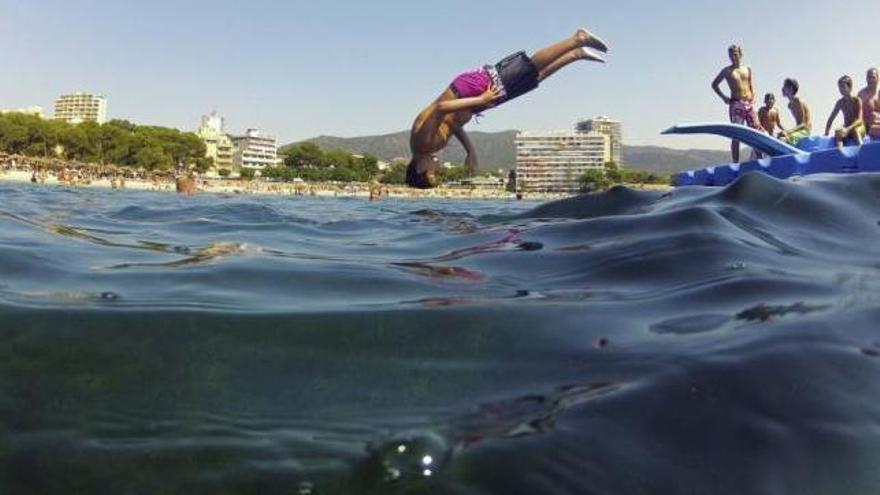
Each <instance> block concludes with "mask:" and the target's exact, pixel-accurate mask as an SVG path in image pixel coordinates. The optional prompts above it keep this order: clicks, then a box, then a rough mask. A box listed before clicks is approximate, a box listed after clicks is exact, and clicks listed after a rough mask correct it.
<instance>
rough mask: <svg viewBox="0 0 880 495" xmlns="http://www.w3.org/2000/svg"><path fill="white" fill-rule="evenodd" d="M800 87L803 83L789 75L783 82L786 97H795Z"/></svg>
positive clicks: (783, 92)
mask: <svg viewBox="0 0 880 495" xmlns="http://www.w3.org/2000/svg"><path fill="white" fill-rule="evenodd" d="M800 89H801V85H800V84H798V82H797V79H793V78H791V77H789V78H788V79H786V80H785V82H783V83H782V94H783V96H785V97H786V98H794V97H795V96H797V94H798V91H800Z"/></svg>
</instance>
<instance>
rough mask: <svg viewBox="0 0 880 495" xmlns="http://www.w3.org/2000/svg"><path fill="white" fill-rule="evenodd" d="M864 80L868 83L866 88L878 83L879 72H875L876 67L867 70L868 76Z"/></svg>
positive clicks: (879, 78) (879, 81) (879, 80)
mask: <svg viewBox="0 0 880 495" xmlns="http://www.w3.org/2000/svg"><path fill="white" fill-rule="evenodd" d="M865 80H866V81H868V86H870V87H872V88H873V87H876V86H877V84H878V83H880V72H878V71H877V68H876V67H871V68H870V69H868V74H867V75H866V76H865Z"/></svg>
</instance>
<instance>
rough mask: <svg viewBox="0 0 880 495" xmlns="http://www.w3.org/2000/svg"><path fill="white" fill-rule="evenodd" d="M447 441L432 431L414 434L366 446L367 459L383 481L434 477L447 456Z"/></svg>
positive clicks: (448, 452) (448, 454)
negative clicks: (368, 454) (368, 455)
mask: <svg viewBox="0 0 880 495" xmlns="http://www.w3.org/2000/svg"><path fill="white" fill-rule="evenodd" d="M450 451H451V449H450V448H449V445H448V443H447V442H446V440H445V439H443V438H442V437H441V436H440V435H437V434H436V433H414V434H409V435H403V436H400V437H397V438H394V439H392V440H390V441H386V442H384V443H382V444H379V445H377V446H375V447H373V448H371V449H370V454H371V455H370V460H371V464H373V466H374V468H375V469H377V470H378V471H379V472H378V473H375V474H378V475H379V477H380V478H381V480H382V481H384V482H398V481H417V480H425V479H427V478H431V477H433V476H436V474H437V473H438V472H439V471H440V470H441V469H443V465H444V464H445V463H446V462H447V461H448V459H449V457H450Z"/></svg>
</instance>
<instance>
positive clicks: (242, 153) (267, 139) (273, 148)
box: [232, 129, 278, 170]
mask: <svg viewBox="0 0 880 495" xmlns="http://www.w3.org/2000/svg"><path fill="white" fill-rule="evenodd" d="M232 142H233V143H234V144H235V152H234V153H233V158H232V161H233V164H234V166H235V168H236V169H237V170H241V169H243V168H250V169H256V170H262V169H264V168H266V167H274V166H276V165H278V145H277V141H276V140H275V136H269V135H266V134H263V133H262V132H260V131H258V130H256V129H248V130H247V132H245V134H244V136H234V137H233V138H232Z"/></svg>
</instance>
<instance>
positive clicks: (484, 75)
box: [451, 66, 492, 98]
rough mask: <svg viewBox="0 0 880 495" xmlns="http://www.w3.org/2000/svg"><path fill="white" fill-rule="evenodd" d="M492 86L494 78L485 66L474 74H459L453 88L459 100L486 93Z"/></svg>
mask: <svg viewBox="0 0 880 495" xmlns="http://www.w3.org/2000/svg"><path fill="white" fill-rule="evenodd" d="M491 85H492V76H491V75H490V74H489V70H488V69H487V68H486V67H485V66H483V67H480V68H479V69H477V70H475V71H473V72H465V73H464V74H459V75H458V76H457V77H456V78H455V79H454V80H453V81H452V85H451V88H452V90H453V91H454V92H455V94H456V96H458V97H459V98H472V97H474V96H480V95H481V94H483V93H485V92H486V90H487V89H489V86H491Z"/></svg>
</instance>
